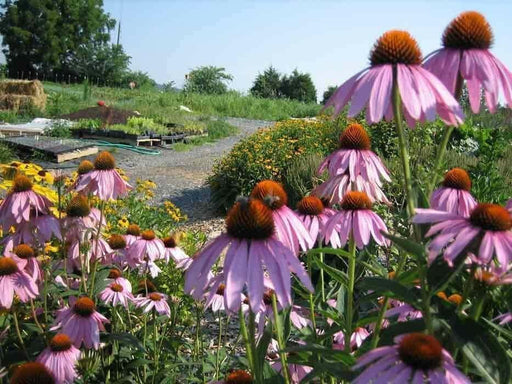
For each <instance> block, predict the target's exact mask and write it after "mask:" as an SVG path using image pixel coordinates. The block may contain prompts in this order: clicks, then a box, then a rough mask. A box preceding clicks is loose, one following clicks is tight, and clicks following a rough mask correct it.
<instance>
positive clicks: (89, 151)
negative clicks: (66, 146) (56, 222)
mask: <svg viewBox="0 0 512 384" xmlns="http://www.w3.org/2000/svg"><path fill="white" fill-rule="evenodd" d="M96 153H98V147H89V148H85V149H77V150H74V151H72V152H64V153H59V154H57V163H62V162H64V161H68V160H73V159H78V158H80V157H84V156H89V155H94V154H96Z"/></svg>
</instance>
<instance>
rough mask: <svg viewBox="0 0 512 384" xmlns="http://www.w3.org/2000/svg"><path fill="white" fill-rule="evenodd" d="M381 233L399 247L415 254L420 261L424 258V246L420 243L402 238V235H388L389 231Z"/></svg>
mask: <svg viewBox="0 0 512 384" xmlns="http://www.w3.org/2000/svg"><path fill="white" fill-rule="evenodd" d="M382 235H383V236H384V237H387V238H388V239H389V240H391V241H392V242H393V243H395V244H396V245H397V246H398V247H399V248H400V249H402V250H404V251H405V252H408V253H410V254H412V255H414V256H416V258H417V259H418V260H420V261H421V262H423V261H424V260H425V247H424V246H423V245H422V244H418V243H416V242H414V241H412V240H408V239H404V238H403V237H398V236H394V235H390V234H389V233H382Z"/></svg>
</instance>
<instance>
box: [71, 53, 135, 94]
mask: <svg viewBox="0 0 512 384" xmlns="http://www.w3.org/2000/svg"><path fill="white" fill-rule="evenodd" d="M129 63H130V56H128V55H127V54H126V53H124V51H123V47H122V46H121V45H117V44H103V43H97V44H95V43H88V44H84V45H82V46H80V47H78V49H77V51H76V53H75V54H74V55H73V56H71V57H70V58H69V63H68V64H69V66H70V67H71V68H73V71H74V72H75V73H77V74H80V75H82V76H87V78H89V79H91V78H99V79H101V81H102V82H109V83H116V84H119V83H121V82H122V81H124V79H125V76H126V70H127V68H128V64H129Z"/></svg>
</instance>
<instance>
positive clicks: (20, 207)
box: [0, 175, 53, 228]
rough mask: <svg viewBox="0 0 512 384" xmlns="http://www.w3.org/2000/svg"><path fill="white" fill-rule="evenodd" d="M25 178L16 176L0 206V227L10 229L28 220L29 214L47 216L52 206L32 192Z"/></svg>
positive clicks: (30, 185)
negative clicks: (34, 213) (35, 213)
mask: <svg viewBox="0 0 512 384" xmlns="http://www.w3.org/2000/svg"><path fill="white" fill-rule="evenodd" d="M32 186H33V184H32V182H31V181H30V179H29V178H28V177H27V176H24V175H16V176H15V177H14V180H13V185H12V188H11V190H10V191H9V192H8V193H7V196H6V197H5V199H4V200H3V201H2V203H1V204H0V225H1V226H2V227H3V228H10V227H11V226H16V225H18V224H20V223H22V222H24V221H25V222H26V221H29V220H30V212H31V211H33V212H37V213H43V214H48V213H49V212H50V207H51V206H52V205H53V204H52V203H51V202H50V200H48V199H47V198H46V197H44V196H42V195H40V194H38V193H36V192H34V191H33V190H32Z"/></svg>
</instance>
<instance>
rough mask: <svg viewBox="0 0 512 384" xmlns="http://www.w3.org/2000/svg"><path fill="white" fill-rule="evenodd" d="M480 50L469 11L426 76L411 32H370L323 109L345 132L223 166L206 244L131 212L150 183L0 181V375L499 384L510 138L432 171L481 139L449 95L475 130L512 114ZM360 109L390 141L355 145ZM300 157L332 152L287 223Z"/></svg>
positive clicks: (172, 215)
mask: <svg viewBox="0 0 512 384" xmlns="http://www.w3.org/2000/svg"><path fill="white" fill-rule="evenodd" d="M491 42H492V31H491V28H490V26H489V25H488V24H487V22H486V20H485V18H484V17H483V16H482V15H480V14H479V13H476V12H464V13H462V14H461V15H459V16H457V17H456V18H455V19H454V20H453V21H452V22H451V23H450V24H449V26H448V27H447V28H446V30H445V32H444V34H443V48H442V49H440V50H438V51H436V52H434V53H432V54H431V55H429V56H428V58H427V61H426V62H424V61H423V57H422V54H421V51H420V49H419V46H418V44H417V42H416V41H415V40H414V38H413V37H412V36H411V35H410V34H409V33H408V32H405V31H388V32H386V33H384V34H383V35H382V36H381V37H380V38H379V39H378V40H377V42H376V43H375V45H374V47H373V49H372V50H371V54H370V64H371V65H370V67H369V68H367V69H364V70H362V71H361V72H359V73H357V74H356V75H354V76H353V77H352V78H350V79H349V80H347V81H346V82H345V83H343V84H342V85H341V86H340V87H339V88H338V90H337V91H336V92H335V93H334V94H333V96H332V97H331V99H330V100H329V101H328V103H327V107H333V109H334V111H333V114H334V115H338V114H340V113H341V112H342V110H343V108H344V107H345V106H346V105H347V104H350V106H349V110H348V114H347V116H348V118H350V119H352V120H346V119H344V118H339V119H338V120H337V121H336V120H335V121H332V122H326V121H324V120H322V119H320V121H317V122H301V123H298V124H297V122H293V123H289V122H284V123H282V125H278V127H277V129H275V130H272V129H269V130H262V131H261V132H259V133H258V134H257V135H256V136H255V137H256V140H254V138H253V139H252V140H247V141H245V142H242V143H241V144H240V145H239V146H238V147H237V148H236V149H235V150H234V153H235V154H234V155H233V154H231V155H230V157H228V159H227V160H225V161H223V162H221V163H219V165H218V166H217V167H218V169H217V170H216V176H215V178H214V179H211V180H210V184H211V185H212V187H213V188H217V189H218V190H219V191H223V192H222V193H224V194H229V193H231V192H230V190H229V188H227V187H226V186H225V185H224V184H226V185H227V183H228V182H229V183H230V184H229V185H233V184H234V181H233V180H225V181H223V180H222V179H220V178H219V176H218V175H219V174H221V173H222V171H219V170H221V169H224V170H225V171H227V172H232V174H233V175H237V176H236V177H238V178H239V179H240V184H239V189H238V190H237V191H236V194H238V193H241V194H243V196H239V197H237V198H236V200H235V202H234V204H233V205H232V206H231V208H230V209H229V210H228V212H227V216H226V221H225V224H226V226H225V231H224V232H223V233H221V234H220V235H218V236H217V237H215V238H214V239H212V240H210V241H209V242H207V243H205V241H204V240H205V239H204V236H201V235H200V234H190V233H188V234H187V233H185V234H179V233H178V232H177V231H178V229H179V227H178V226H177V225H178V224H179V223H180V222H181V221H182V220H184V218H183V217H182V215H181V214H180V212H179V209H178V208H177V207H175V206H174V205H173V204H172V203H171V202H167V203H164V204H163V206H162V207H152V206H149V205H148V204H147V203H148V202H147V199H148V198H150V196H151V191H152V189H153V188H155V187H157V186H155V185H153V184H152V183H151V182H139V183H138V184H137V185H136V186H131V185H130V184H128V181H127V180H126V178H125V177H123V174H122V171H121V170H119V169H116V167H115V160H114V158H113V157H112V155H111V154H110V153H108V152H102V153H100V154H99V155H98V157H97V158H96V160H95V161H94V163H91V162H82V164H80V167H79V168H78V170H77V172H76V174H73V175H70V176H64V175H53V174H50V173H48V172H45V171H44V170H42V169H40V168H39V167H37V166H36V165H34V164H26V163H19V162H14V163H11V164H4V165H3V167H2V168H3V175H4V181H3V184H2V187H3V188H4V189H5V190H6V191H7V193H6V196H5V199H4V200H3V201H2V203H1V205H0V225H1V227H2V229H3V240H2V244H3V246H4V256H3V257H1V258H0V306H1V309H2V312H1V314H0V322H1V324H2V330H3V331H2V333H1V334H0V338H1V340H2V344H1V349H0V359H1V361H2V366H3V367H4V368H2V371H0V374H1V375H3V376H4V380H8V382H10V383H13V384H22V383H36V382H37V383H71V382H79V383H96V382H98V383H117V382H119V383H124V382H127V383H132V382H135V383H148V382H151V383H174V382H178V383H182V382H186V383H194V382H198V383H205V382H206V383H227V384H237V383H238V384H242V383H246V384H247V383H257V384H261V383H285V384H291V383H294V384H295V383H301V382H304V383H305V382H313V383H323V384H325V383H329V384H332V383H359V384H365V383H371V384H387V383H397V384H398V383H414V384H423V383H430V384H438V383H439V384H440V383H448V384H459V383H463V384H464V383H471V382H488V383H509V382H511V381H512V366H511V357H510V356H511V351H512V350H511V347H510V345H511V343H512V332H511V330H510V325H509V324H510V322H512V301H511V299H512V290H511V289H510V283H511V282H512V274H511V271H510V268H511V266H512V264H511V262H512V199H510V198H511V197H512V196H510V194H511V190H510V189H508V190H507V189H506V188H504V187H503V186H504V185H505V186H506V185H509V183H510V181H509V180H503V179H500V178H499V176H500V175H498V174H497V173H496V172H499V169H500V168H498V166H499V164H498V162H497V160H498V159H500V158H501V157H502V156H503V155H504V154H505V153H507V151H509V148H510V143H507V142H505V143H502V145H500V144H499V143H495V142H493V141H492V140H493V138H496V137H498V138H501V139H503V138H504V137H509V136H506V135H507V134H509V133H510V129H509V128H508V129H507V128H505V129H504V130H502V129H501V128H500V129H496V131H495V132H494V131H493V132H492V134H490V136H489V137H486V138H482V139H481V141H480V142H478V143H479V144H480V145H479V149H478V150H479V151H480V153H479V156H477V157H476V159H475V161H473V163H472V165H471V167H472V168H471V169H468V170H466V169H464V167H465V165H466V164H467V163H468V162H466V163H461V164H454V165H455V166H453V167H452V166H450V167H446V164H447V159H446V155H447V148H448V144H449V143H451V142H452V140H451V137H452V135H453V134H454V132H458V133H457V134H458V135H459V137H458V138H457V140H461V136H463V135H464V134H469V133H470V132H471V131H472V130H473V129H474V126H476V125H477V124H475V125H472V126H470V127H466V126H465V125H464V121H465V120H466V119H468V116H467V114H466V115H465V114H464V112H463V108H462V107H461V105H460V104H459V100H463V97H462V96H463V89H464V87H466V89H467V94H468V98H467V100H468V102H469V106H470V108H471V110H472V113H474V114H476V113H480V109H482V108H486V109H487V111H486V112H485V113H491V114H492V113H495V112H498V101H499V100H500V97H502V98H503V100H504V102H505V105H506V107H509V108H510V107H512V73H511V72H510V71H509V70H508V69H507V68H506V67H505V66H504V65H503V64H502V63H501V62H500V61H499V60H498V59H497V58H495V57H494V56H493V55H492V53H491V52H490V51H489V47H490V44H491ZM482 93H483V94H484V97H483V98H482V97H480V96H481V94H482ZM482 104H485V107H484V106H483V105H482ZM361 112H364V113H365V117H366V124H367V125H368V130H370V131H372V128H371V127H372V126H375V125H376V126H377V127H379V126H380V127H382V128H386V127H388V128H389V127H392V128H393V129H394V130H395V134H396V142H393V143H391V145H387V144H389V143H387V144H386V140H385V138H383V137H382V135H381V136H379V134H378V133H377V132H376V131H373V132H371V133H372V134H371V135H370V134H369V133H368V130H367V129H366V128H365V126H363V125H362V124H360V123H359V122H358V121H357V120H356V119H355V118H356V117H357V116H359V114H360V113H361ZM470 119H476V118H475V117H470ZM382 120H388V121H393V123H392V124H389V125H386V124H383V123H382ZM433 120H436V122H435V123H434V124H433V125H429V126H428V127H429V128H428V129H423V128H422V125H423V124H424V123H425V122H426V121H433ZM485 121H487V120H481V122H485ZM404 123H405V124H404ZM379 124H381V125H379ZM406 125H407V126H408V128H407V127H406ZM340 127H341V132H339V131H337V130H339V129H340ZM316 128H322V129H321V130H320V129H318V130H317V129H316ZM432 129H433V130H435V131H436V132H435V138H434V139H432V138H430V139H431V142H430V144H431V145H432V146H434V147H436V150H435V154H434V156H433V157H432V159H431V162H430V163H429V164H428V165H429V166H428V167H424V168H418V167H416V166H415V162H418V159H417V158H416V156H417V155H416V154H415V153H414V152H410V150H411V149H414V148H415V145H417V146H418V147H416V148H421V145H422V144H423V145H424V144H425V143H426V142H427V140H429V138H428V137H427V136H424V135H425V133H428V132H429V130H432ZM481 129H482V131H485V129H486V128H485V127H481ZM282 130H285V131H286V132H288V136H287V137H283V134H282ZM294 130H295V131H294ZM457 130H460V132H459V131H457ZM308 131H310V134H307V132H308ZM276 132H278V133H279V135H277V136H273V135H275V134H276ZM305 132H306V133H305ZM504 132H505V133H504ZM507 132H508V133H507ZM473 133H474V132H473ZM337 134H339V137H338V139H337V140H334V139H333V138H336V136H337ZM432 135H434V133H432ZM502 135H505V136H502ZM475 137H476V136H475ZM281 139H282V140H281ZM372 139H375V142H377V143H380V144H379V145H382V147H381V150H380V151H379V152H380V153H383V152H385V151H384V148H385V149H386V151H387V152H388V156H389V157H391V154H392V153H393V152H395V156H394V158H395V159H396V163H397V164H398V167H388V166H387V164H386V162H388V161H387V160H388V159H383V158H381V157H380V156H379V154H378V153H376V152H375V151H373V149H372ZM493 143H494V144H493ZM457 145H460V146H462V147H464V148H466V147H465V146H466V145H467V143H465V144H464V143H462V141H459V142H458V144H457ZM267 147H268V148H267ZM274 148H277V150H276V153H275V154H273V153H272V151H273V150H274ZM452 149H453V148H452ZM498 150H499V152H498ZM306 151H311V153H317V152H322V151H325V152H327V153H328V154H327V153H326V154H327V156H326V157H325V159H324V160H323V162H321V164H319V166H318V170H317V172H318V173H320V174H324V176H325V177H324V178H322V179H320V181H319V183H318V185H317V186H316V187H315V188H314V189H313V190H312V191H310V193H309V194H308V195H307V196H304V197H303V198H302V199H301V200H300V201H299V203H298V204H297V207H296V208H297V209H296V210H293V209H292V208H291V207H289V206H288V203H289V199H288V194H287V192H286V191H285V189H284V188H283V186H282V185H281V184H280V183H279V181H280V177H281V175H282V170H283V168H285V167H286V166H287V165H288V164H289V161H290V159H292V158H293V157H294V156H298V155H300V154H301V153H304V152H306ZM462 152H464V151H462ZM466 152H467V150H466ZM262 154H263V155H262ZM466 156H467V154H466ZM463 158H464V157H463V156H460V157H458V158H457V157H455V156H452V157H451V159H448V161H451V162H456V160H457V159H463ZM411 159H412V160H413V161H411ZM235 160H236V161H239V162H240V163H237V162H236V161H235ZM266 160H269V161H268V162H267V161H266ZM256 163H258V168H257V169H254V170H253V169H251V168H250V167H251V166H253V165H254V164H256ZM391 164H393V163H391ZM450 164H451V163H450ZM479 164H482V165H479ZM223 167H224V168H223ZM230 167H231V168H233V169H231V168H230ZM479 167H480V168H479ZM418 169H421V170H422V172H421V173H417V172H416V171H417V170H418ZM502 169H503V172H506V171H507V170H506V169H505V168H502ZM468 171H469V172H468ZM227 172H226V173H227ZM258 172H260V173H258ZM247 174H249V175H250V176H247ZM475 175H477V176H478V177H475V181H476V183H473V180H472V176H475ZM501 176H503V175H501ZM485 177H487V179H486V180H487V184H488V186H489V185H490V186H491V188H490V189H492V190H489V188H487V189H486V188H485V187H484V184H485V182H482V181H478V180H479V178H485ZM215 183H217V184H215ZM391 184H394V187H393V188H394V189H387V188H388V186H389V185H391ZM475 187H476V188H475ZM398 189H400V191H398ZM393 190H394V191H397V193H396V194H399V195H400V198H397V197H396V196H392V195H390V194H389V193H388V191H393ZM496 190H498V192H499V193H495V192H496ZM472 192H478V193H472ZM214 193H219V192H215V190H214ZM507 194H508V195H507ZM219 196H220V195H219ZM232 198H233V196H232V193H231V195H230V196H228V197H226V198H225V200H224V201H223V203H222V204H228V202H229V199H232ZM507 199H510V200H508V201H507ZM231 201H233V200H231ZM222 204H219V205H220V206H222ZM233 327H234V328H235V330H236V332H235V335H234V334H233V332H232V330H233ZM238 331H239V332H238ZM238 333H239V334H240V336H238V337H237V336H236V335H237V334H238Z"/></svg>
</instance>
